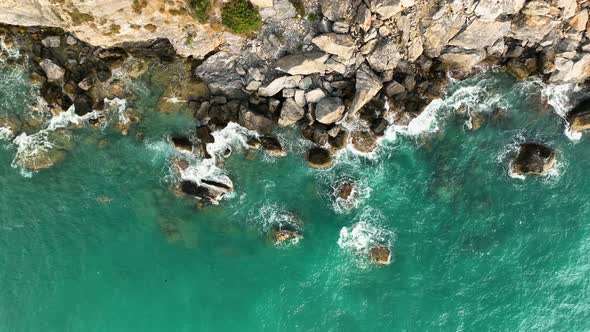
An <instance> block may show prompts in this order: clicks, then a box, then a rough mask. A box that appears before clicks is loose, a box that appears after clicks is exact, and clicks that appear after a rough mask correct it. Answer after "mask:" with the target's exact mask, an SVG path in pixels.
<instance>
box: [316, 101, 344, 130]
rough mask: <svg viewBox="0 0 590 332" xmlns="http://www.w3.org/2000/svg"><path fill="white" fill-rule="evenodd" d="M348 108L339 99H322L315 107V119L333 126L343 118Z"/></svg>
mask: <svg viewBox="0 0 590 332" xmlns="http://www.w3.org/2000/svg"><path fill="white" fill-rule="evenodd" d="M345 110H346V107H345V106H344V103H343V102H342V99H340V98H338V97H325V98H322V99H321V100H320V101H319V102H318V103H317V105H316V107H315V119H316V120H317V121H318V122H320V123H323V124H328V125H329V124H332V123H334V122H336V121H338V120H340V119H341V118H342V116H343V115H344V111H345Z"/></svg>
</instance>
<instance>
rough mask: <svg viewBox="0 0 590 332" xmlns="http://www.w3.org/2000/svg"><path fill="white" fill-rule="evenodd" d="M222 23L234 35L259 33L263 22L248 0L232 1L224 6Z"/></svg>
mask: <svg viewBox="0 0 590 332" xmlns="http://www.w3.org/2000/svg"><path fill="white" fill-rule="evenodd" d="M221 23H222V24H223V25H225V26H226V27H228V28H229V29H230V30H231V31H232V32H234V33H248V32H253V31H258V29H260V25H261V24H262V20H261V19H260V14H259V13H258V9H256V8H255V7H254V6H253V5H252V4H251V3H250V2H249V1H248V0H231V1H230V2H228V3H226V4H224V5H223V8H222V11H221Z"/></svg>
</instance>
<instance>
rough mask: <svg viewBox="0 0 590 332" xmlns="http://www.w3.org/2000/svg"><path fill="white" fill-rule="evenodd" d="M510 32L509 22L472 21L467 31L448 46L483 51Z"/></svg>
mask: <svg viewBox="0 0 590 332" xmlns="http://www.w3.org/2000/svg"><path fill="white" fill-rule="evenodd" d="M509 30H510V22H509V21H508V22H487V21H484V20H475V21H473V22H472V23H471V24H470V25H469V26H468V27H467V29H465V30H464V31H463V32H461V33H460V34H458V35H457V36H456V37H455V38H453V39H451V41H450V42H449V45H452V46H457V47H461V48H464V49H475V50H479V49H483V48H484V47H487V46H490V45H493V44H494V43H495V42H496V41H497V40H498V39H500V38H502V37H504V35H505V34H506V33H507V32H508V31H509Z"/></svg>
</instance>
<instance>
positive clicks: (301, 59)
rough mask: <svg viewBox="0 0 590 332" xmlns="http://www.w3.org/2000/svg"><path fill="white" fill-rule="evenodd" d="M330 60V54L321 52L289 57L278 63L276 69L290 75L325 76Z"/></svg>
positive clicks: (281, 59)
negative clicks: (326, 63)
mask: <svg viewBox="0 0 590 332" xmlns="http://www.w3.org/2000/svg"><path fill="white" fill-rule="evenodd" d="M328 58H329V55H328V54H324V53H321V52H316V53H308V54H293V55H287V56H285V57H282V58H280V59H279V60H278V61H277V65H276V69H278V70H280V71H283V72H286V73H289V74H290V75H310V74H315V73H319V74H324V73H325V72H326V70H327V69H328V68H327V67H326V65H325V64H324V63H325V62H326V60H328Z"/></svg>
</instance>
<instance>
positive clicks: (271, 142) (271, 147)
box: [259, 136, 287, 157]
mask: <svg viewBox="0 0 590 332" xmlns="http://www.w3.org/2000/svg"><path fill="white" fill-rule="evenodd" d="M259 140H260V144H261V145H262V148H263V149H265V150H266V151H268V152H269V153H270V154H271V155H273V156H275V157H284V156H286V155H287V152H285V151H284V150H283V146H282V145H281V142H279V140H278V139H276V138H275V137H270V136H262V137H260V138H259Z"/></svg>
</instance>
